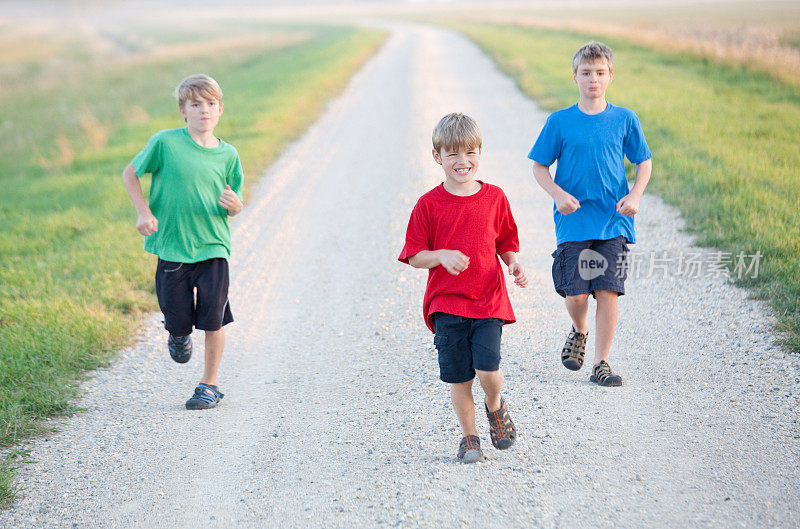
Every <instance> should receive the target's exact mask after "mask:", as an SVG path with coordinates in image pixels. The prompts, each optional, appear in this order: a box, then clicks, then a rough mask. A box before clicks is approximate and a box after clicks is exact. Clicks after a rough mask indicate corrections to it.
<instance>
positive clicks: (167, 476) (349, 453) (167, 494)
mask: <svg viewBox="0 0 800 529" xmlns="http://www.w3.org/2000/svg"><path fill="white" fill-rule="evenodd" d="M390 29H391V30H392V36H391V38H390V40H389V41H388V42H387V43H386V44H385V46H384V47H383V48H382V49H381V50H380V52H379V53H378V54H377V55H376V56H375V57H374V58H373V59H372V60H371V61H370V62H368V63H367V65H366V66H365V67H364V68H363V69H362V71H361V72H359V73H358V74H357V75H356V76H355V77H354V78H353V80H352V81H351V83H350V85H349V87H348V88H347V90H346V91H345V93H344V94H343V95H342V96H341V97H339V98H337V99H336V100H335V101H334V102H332V103H331V105H330V106H329V108H328V109H327V111H326V113H325V114H324V115H323V117H322V118H321V119H320V120H319V121H318V122H317V123H316V124H315V125H313V126H312V127H311V129H310V130H309V131H308V132H307V134H306V135H305V136H304V137H303V138H302V139H301V140H299V141H298V142H296V143H295V144H293V145H292V146H291V147H290V148H289V149H288V150H287V151H286V153H284V155H283V156H282V157H281V158H280V159H279V160H278V161H277V162H276V164H274V165H273V166H272V167H271V168H270V169H269V171H268V172H267V173H266V174H265V176H264V177H263V179H262V181H261V183H260V184H259V187H258V190H257V191H256V193H254V198H253V199H252V200H251V201H250V203H249V204H248V205H247V208H246V209H245V211H244V212H243V213H242V214H241V216H240V217H239V218H237V219H235V222H234V230H233V231H234V243H233V244H234V254H233V257H232V271H233V278H232V279H233V282H232V288H231V300H232V306H233V311H234V314H235V316H236V319H237V321H236V323H235V324H234V325H232V326H231V328H230V332H229V334H228V337H229V338H228V347H227V348H226V350H227V352H226V357H225V359H224V361H223V364H222V368H221V373H220V377H221V387H222V389H223V391H224V392H225V393H226V397H225V399H224V400H223V402H222V404H221V405H220V406H219V407H218V408H217V409H215V410H212V411H210V412H208V413H187V412H186V411H185V410H183V402H184V401H185V399H186V398H187V397H188V394H189V393H190V392H191V388H192V387H193V384H194V383H195V382H196V377H197V376H198V375H199V373H200V369H201V365H200V364H201V363H200V362H198V361H196V360H195V361H192V362H191V363H190V364H189V365H188V366H177V365H175V364H173V363H171V361H170V360H169V357H168V355H167V353H166V351H165V347H164V343H163V342H164V338H165V337H164V332H163V330H161V329H160V322H159V318H158V317H157V316H153V318H151V320H150V321H149V323H148V325H147V326H146V328H145V330H144V332H143V336H142V341H141V342H140V343H139V344H137V345H136V346H134V347H132V348H130V349H128V350H126V351H124V352H123V353H122V354H121V356H120V358H119V360H118V361H117V362H116V363H115V364H114V365H113V366H112V367H110V368H108V369H104V370H101V371H98V372H97V374H96V376H94V377H93V378H92V379H90V380H89V381H87V382H86V383H85V388H86V396H85V397H84V398H83V399H82V401H81V404H82V405H83V406H85V408H86V411H85V412H83V413H80V414H78V415H76V416H75V417H73V418H71V419H69V420H67V421H64V426H63V431H62V432H60V433H58V434H54V435H52V436H49V437H48V438H46V439H40V440H36V441H33V442H32V443H31V445H30V447H31V455H32V457H33V458H34V459H36V460H37V463H35V464H31V465H28V466H27V467H25V468H24V469H23V470H22V472H21V481H22V482H23V485H25V486H26V487H27V492H26V493H25V494H24V495H23V496H22V497H21V498H20V500H19V501H18V502H17V504H16V505H15V506H14V507H13V508H12V509H9V510H7V511H3V512H2V513H0V526H2V527H20V528H23V527H48V528H49V527H148V528H149V527H170V528H181V527H196V526H204V527H220V528H227V527H253V528H256V527H453V526H465V527H467V526H479V525H480V526H484V527H506V526H509V525H512V526H522V527H577V526H579V527H606V526H609V525H611V526H618V527H683V526H693V527H737V526H742V527H764V526H774V527H793V526H797V525H798V524H800V514H798V510H797V508H796V505H798V504H800V493H798V490H797V487H796V484H797V483H798V482H800V470H798V465H797V461H798V460H800V457H799V456H800V440H799V439H798V438H799V437H800V433H799V432H798V425H797V413H796V410H797V406H798V403H799V402H798V396H799V395H800V389H799V388H800V361H799V360H798V358H797V357H793V356H790V355H786V354H785V353H783V352H781V351H780V350H778V349H776V348H775V347H773V346H772V345H771V342H770V339H769V333H770V332H771V325H772V324H773V323H774V322H773V321H772V319H771V318H770V317H769V315H768V313H767V311H766V310H765V309H764V307H763V306H762V304H760V303H757V302H755V301H752V300H749V299H747V297H746V294H745V293H744V292H742V291H740V290H738V289H735V288H733V287H731V286H729V285H727V284H726V283H725V282H724V281H723V280H722V279H715V278H691V277H684V276H680V275H677V274H672V275H669V276H666V275H664V276H656V277H651V278H646V277H641V278H632V279H631V280H629V282H628V295H626V296H625V297H624V298H622V301H621V318H620V324H619V330H618V333H617V336H616V338H615V346H614V350H613V351H612V360H613V363H614V366H615V368H616V369H617V370H618V371H619V372H620V373H621V374H623V376H624V378H625V386H623V387H622V388H608V389H605V388H597V387H594V386H593V385H591V384H590V383H589V382H588V380H587V378H588V373H587V372H586V370H584V371H581V372H580V373H577V374H575V373H571V372H567V371H566V370H564V369H563V368H562V367H561V366H560V364H559V362H558V351H559V350H560V348H561V345H562V343H563V337H564V333H565V331H566V330H567V329H568V327H569V323H568V320H567V317H566V314H565V312H564V310H563V305H562V302H561V300H560V298H558V297H557V296H556V295H555V294H554V293H553V292H552V285H551V281H550V265H551V258H550V256H549V253H550V252H551V251H552V248H553V246H554V235H553V228H552V218H551V215H550V211H551V207H552V203H551V202H550V200H549V199H548V197H547V196H546V195H544V193H543V192H541V191H539V190H538V189H537V188H536V184H535V183H534V182H533V179H532V177H531V175H530V166H529V163H528V161H527V160H526V158H525V155H526V154H527V151H528V149H529V148H530V145H531V143H532V141H533V139H534V138H535V137H536V134H537V133H538V131H539V129H540V128H541V126H542V124H543V122H544V118H545V117H546V114H545V113H543V112H542V111H540V110H539V109H538V108H537V107H536V106H535V105H534V104H533V103H532V102H531V101H530V100H528V99H527V98H526V97H524V96H523V95H522V94H521V93H520V92H519V91H518V90H517V88H516V87H515V86H514V85H513V83H512V82H511V81H510V80H509V79H508V78H506V77H505V76H503V75H502V74H500V73H499V72H498V70H497V69H496V68H495V66H494V65H493V64H492V62H491V61H490V60H489V59H488V58H487V57H486V56H484V55H483V54H482V53H481V52H480V51H479V50H478V49H477V48H476V47H475V46H474V45H472V44H471V43H469V42H468V41H467V40H466V39H464V38H463V37H460V36H458V35H456V34H454V33H451V32H448V31H444V30H439V29H433V28H429V27H424V26H418V25H413V24H404V23H392V24H391V25H390ZM450 111H464V112H467V113H469V114H471V115H473V116H474V117H475V118H476V119H477V121H478V123H479V124H480V126H481V129H482V131H483V134H484V152H483V156H482V163H481V170H480V174H481V176H482V178H484V179H486V180H487V181H489V182H492V183H496V184H498V185H500V186H501V187H502V188H503V189H504V190H505V192H506V194H507V195H508V197H509V199H510V202H511V205H512V209H513V211H514V214H515V217H516V219H517V223H518V225H519V227H520V235H521V239H522V240H521V244H522V253H521V260H522V262H523V264H524V265H525V266H526V268H527V271H528V275H529V277H530V278H531V284H530V286H529V288H528V289H526V290H525V291H522V290H519V289H516V288H513V287H511V288H510V291H511V296H512V303H513V304H514V307H515V312H516V314H517V319H518V323H516V324H514V325H512V326H508V327H506V329H505V331H504V340H503V341H504V350H503V355H504V360H503V365H504V371H505V372H506V375H507V387H506V397H507V400H508V402H509V405H510V407H511V412H512V415H513V417H514V420H515V422H517V424H518V427H519V431H520V437H519V441H518V443H517V445H516V446H515V447H514V448H513V449H512V450H510V451H508V452H503V453H499V452H497V451H495V450H493V449H492V448H491V444H490V442H489V440H488V432H487V431H486V430H487V427H486V423H485V418H484V417H483V416H482V414H480V413H478V425H479V431H481V433H482V437H483V439H484V443H485V444H486V446H487V447H488V448H487V450H486V453H487V456H488V458H489V459H488V461H487V462H486V463H483V464H477V465H470V466H461V465H458V464H457V463H456V462H455V458H454V455H455V451H456V447H457V443H458V440H459V432H458V428H457V423H456V420H455V417H454V415H453V413H452V410H451V409H450V405H449V401H448V392H447V387H446V385H444V384H442V383H440V382H438V380H437V376H438V368H437V366H436V357H435V352H434V351H433V348H432V339H431V335H430V334H429V333H428V332H427V329H426V328H425V327H424V324H423V322H422V319H421V317H420V308H421V300H422V294H423V290H424V284H425V278H426V274H425V273H424V272H423V271H419V270H413V269H411V268H410V267H407V266H405V265H402V264H400V263H399V262H397V261H396V256H397V253H398V252H399V250H400V248H401V247H402V241H403V236H404V232H405V226H406V222H407V220H408V215H409V213H410V211H411V208H412V206H413V204H414V202H415V201H416V199H417V198H418V197H419V195H421V194H422V193H424V192H425V191H427V190H428V189H430V188H431V187H433V186H434V185H436V184H437V183H438V182H440V181H441V170H440V169H439V168H438V166H436V165H435V164H434V162H433V161H432V160H431V159H430V154H429V153H430V133H431V130H432V127H433V125H434V124H435V123H436V121H437V120H438V118H439V117H441V115H443V114H445V113H447V112H450ZM645 126H646V124H645ZM656 161H657V158H656ZM656 177H657V178H658V177H666V176H660V175H659V174H658V173H656ZM637 225H638V226H637V229H638V232H639V238H640V243H639V244H638V245H636V248H637V251H639V252H641V253H643V254H645V255H647V254H648V252H653V251H657V252H662V251H665V252H667V254H668V255H672V256H675V255H678V254H679V253H680V252H683V251H686V250H687V249H689V248H690V245H691V239H690V238H689V237H688V236H686V235H685V234H683V233H682V231H681V230H682V223H681V221H680V219H679V217H678V216H677V214H676V212H675V210H674V209H672V208H670V207H667V206H665V205H664V204H663V203H662V202H661V201H659V200H658V199H656V198H654V197H651V196H647V197H645V199H643V201H642V211H641V213H640V214H639V215H638V216H637ZM705 255H707V256H708V255H709V253H708V252H706V254H705ZM195 340H196V343H197V341H199V335H196V336H195ZM197 346H198V347H197V352H196V353H195V354H196V355H198V356H201V355H202V353H203V351H202V344H199V343H197ZM591 348H592V341H591V340H590V351H589V352H588V354H589V355H591V354H592V353H593V351H592V350H591ZM476 395H477V397H476V400H478V401H479V400H480V390H479V389H476ZM132 400H134V402H135V403H134V404H133V405H132V404H131V401H132ZM479 411H480V410H479Z"/></svg>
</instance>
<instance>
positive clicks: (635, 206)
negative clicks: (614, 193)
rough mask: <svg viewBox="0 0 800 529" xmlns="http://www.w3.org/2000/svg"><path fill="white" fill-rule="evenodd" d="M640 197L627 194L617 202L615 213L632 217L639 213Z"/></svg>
mask: <svg viewBox="0 0 800 529" xmlns="http://www.w3.org/2000/svg"><path fill="white" fill-rule="evenodd" d="M640 198H642V197H641V196H638V195H635V194H633V193H628V194H627V195H625V196H624V197H622V198H621V199H620V200H619V202H617V212H618V213H621V214H622V215H626V216H628V217H632V216H634V215H636V214H637V213H638V212H639V199H640Z"/></svg>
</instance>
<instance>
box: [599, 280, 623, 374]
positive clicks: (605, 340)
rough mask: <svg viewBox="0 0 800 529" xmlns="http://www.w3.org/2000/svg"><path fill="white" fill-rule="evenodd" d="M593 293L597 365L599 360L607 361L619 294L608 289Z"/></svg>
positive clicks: (615, 325) (614, 329) (617, 310)
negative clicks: (595, 308)
mask: <svg viewBox="0 0 800 529" xmlns="http://www.w3.org/2000/svg"><path fill="white" fill-rule="evenodd" d="M594 295H595V297H596V298H597V317H596V320H595V325H596V331H595V346H594V365H597V364H599V363H600V361H601V360H605V361H606V362H608V353H609V352H610V351H611V341H612V340H613V339H614V331H616V329H617V318H618V317H619V294H617V293H616V292H612V291H610V290H595V292H594Z"/></svg>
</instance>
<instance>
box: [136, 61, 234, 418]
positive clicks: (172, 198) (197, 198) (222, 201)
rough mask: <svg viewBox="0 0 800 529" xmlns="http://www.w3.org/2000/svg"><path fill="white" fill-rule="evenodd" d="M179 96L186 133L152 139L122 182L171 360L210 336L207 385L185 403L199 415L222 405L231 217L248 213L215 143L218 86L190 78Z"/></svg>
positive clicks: (228, 161) (223, 147)
mask: <svg viewBox="0 0 800 529" xmlns="http://www.w3.org/2000/svg"><path fill="white" fill-rule="evenodd" d="M175 96H176V97H177V99H178V110H179V111H180V113H181V116H182V117H183V119H184V121H185V122H186V127H184V128H179V129H170V130H162V131H161V132H158V133H156V134H155V135H153V137H151V138H150V141H149V142H148V143H147V146H146V147H145V148H144V149H142V151H141V152H139V154H137V155H136V157H134V159H133V160H132V161H131V163H130V164H128V166H127V167H126V168H125V170H124V171H123V173H122V179H123V181H124V182H125V188H126V189H127V190H128V195H130V197H131V201H132V202H133V205H134V207H135V208H136V212H137V213H138V215H139V218H138V220H137V222H136V229H137V230H138V231H139V233H141V234H142V235H144V236H145V240H144V249H145V250H146V251H148V252H150V253H152V254H155V255H157V256H158V265H157V267H156V294H157V296H158V305H159V307H160V308H161V312H162V313H163V314H164V327H165V328H166V329H167V331H169V339H168V341H167V345H168V348H169V352H170V356H172V358H173V360H175V361H176V362H179V363H186V362H188V361H189V358H190V357H191V355H192V340H191V336H190V335H191V333H192V327H195V328H197V329H201V330H204V331H205V334H206V336H205V368H204V372H203V378H202V379H201V380H200V383H199V384H198V385H197V387H196V388H195V390H194V395H193V396H192V397H191V398H190V399H189V400H188V401H187V402H186V408H187V409H190V410H198V409H207V408H213V407H214V406H216V405H217V403H218V402H219V401H220V399H221V398H222V397H223V394H222V393H220V391H219V388H218V387H217V370H218V368H219V363H220V360H221V359H222V351H223V349H224V347H225V331H224V329H223V327H224V326H225V325H227V324H228V323H230V322H232V321H233V315H232V314H231V309H230V304H229V303H228V283H229V272H228V259H229V258H230V248H231V233H230V228H229V227H228V217H229V216H232V215H236V214H237V213H239V212H240V211H241V210H242V208H243V204H242V200H241V199H242V181H243V173H242V164H241V161H240V160H239V154H238V153H237V152H236V149H234V148H233V146H231V145H229V144H227V143H225V142H224V141H222V140H220V139H219V138H217V137H216V136H214V127H215V126H216V125H217V122H218V121H219V117H220V116H221V115H222V90H221V89H220V87H219V84H217V82H216V81H215V80H214V79H212V78H211V77H209V76H207V75H203V74H196V75H191V76H189V77H187V78H186V79H184V80H183V81H182V82H181V83H180V85H178V88H177V89H176V90H175ZM146 173H151V174H152V184H151V187H150V200H149V204H148V202H147V201H145V198H144V194H143V193H142V186H141V183H140V182H139V178H140V177H141V176H143V175H144V174H146ZM195 289H196V290H197V292H196V297H195Z"/></svg>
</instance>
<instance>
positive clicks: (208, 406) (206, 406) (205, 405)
mask: <svg viewBox="0 0 800 529" xmlns="http://www.w3.org/2000/svg"><path fill="white" fill-rule="evenodd" d="M216 407H217V403H216V402H215V403H214V404H208V403H206V402H203V403H197V404H195V403H191V404H190V403H188V402H187V403H186V409H187V410H210V409H211V408H216Z"/></svg>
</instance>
